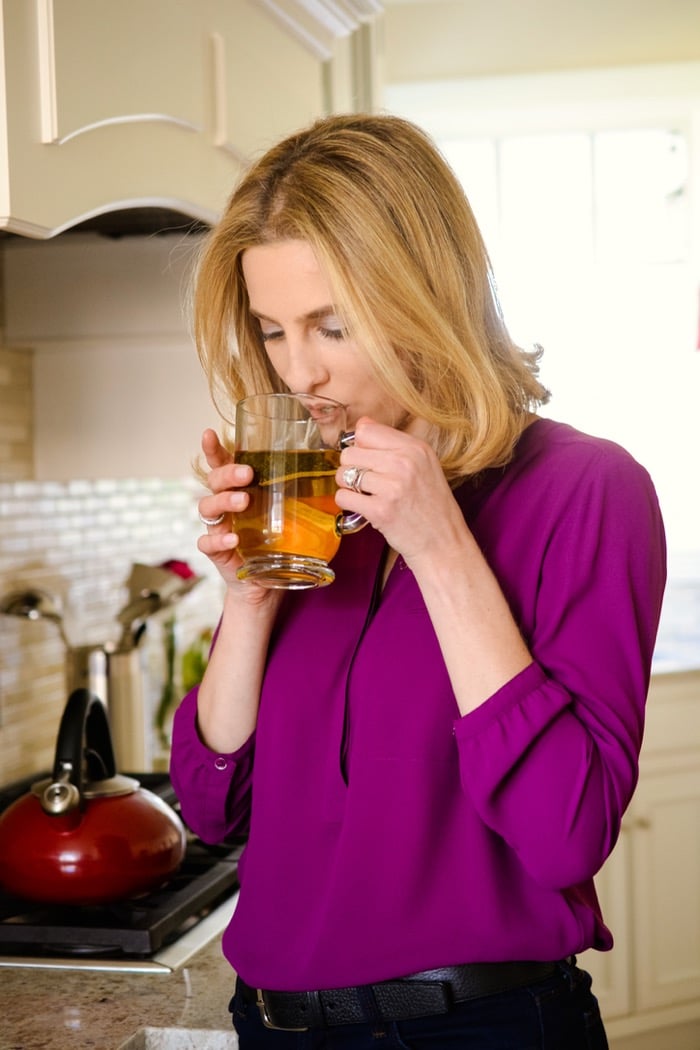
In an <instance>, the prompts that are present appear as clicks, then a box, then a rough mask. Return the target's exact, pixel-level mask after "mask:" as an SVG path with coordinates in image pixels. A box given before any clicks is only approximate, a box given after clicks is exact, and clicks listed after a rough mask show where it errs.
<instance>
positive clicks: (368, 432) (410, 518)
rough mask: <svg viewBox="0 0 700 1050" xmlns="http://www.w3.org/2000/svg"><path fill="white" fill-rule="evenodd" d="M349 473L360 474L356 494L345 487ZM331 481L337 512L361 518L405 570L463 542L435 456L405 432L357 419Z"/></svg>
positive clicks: (462, 531)
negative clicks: (351, 440) (335, 488)
mask: <svg viewBox="0 0 700 1050" xmlns="http://www.w3.org/2000/svg"><path fill="white" fill-rule="evenodd" d="M353 467H355V468H357V469H358V470H359V471H362V474H361V476H360V479H359V487H360V489H361V491H360V492H356V491H353V490H352V489H350V488H349V487H348V480H349V475H348V474H347V473H346V472H347V471H349V470H350V469H351V468H353ZM336 481H337V483H338V485H339V489H338V492H337V493H336V503H337V504H338V506H339V507H340V508H341V509H342V510H347V511H352V512H354V513H359V514H362V516H363V517H365V518H366V519H367V521H368V522H369V523H370V524H371V525H373V526H374V528H375V529H378V530H379V531H380V532H381V533H382V534H383V536H384V538H385V539H386V541H387V543H388V544H389V546H390V547H392V548H393V549H394V550H395V551H397V552H398V553H399V554H401V555H402V556H403V558H404V560H405V561H406V562H407V564H409V565H410V564H411V563H412V562H415V561H416V560H418V561H419V560H420V559H421V556H422V555H423V554H430V555H434V553H435V551H436V549H440V548H442V549H443V550H444V549H445V547H447V548H449V547H450V546H451V545H452V543H455V542H464V537H465V534H467V533H468V529H467V526H466V524H465V521H464V518H463V516H462V513H461V511H460V510H459V507H458V506H457V503H456V501H455V499H454V497H453V495H452V491H451V489H450V486H449V484H448V483H447V480H446V479H445V475H444V474H443V471H442V467H441V465H440V461H439V460H438V457H437V455H436V454H435V451H434V450H433V448H432V447H431V446H430V445H429V444H428V443H427V442H426V441H423V440H422V439H421V438H419V437H417V436H415V435H414V434H412V433H410V432H409V431H401V430H396V429H394V428H393V427H390V426H386V425H385V424H383V423H377V422H375V421H374V420H372V419H369V418H367V417H366V416H364V417H362V418H361V419H360V420H358V422H357V425H356V427H355V443H354V444H353V445H351V446H349V447H348V448H346V449H344V450H343V452H342V453H341V457H340V468H339V470H338V472H337V474H336ZM438 537H440V543H439V546H437V545H436V539H437V538H438Z"/></svg>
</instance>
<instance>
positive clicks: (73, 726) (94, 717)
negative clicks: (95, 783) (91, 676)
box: [53, 689, 117, 794]
mask: <svg viewBox="0 0 700 1050" xmlns="http://www.w3.org/2000/svg"><path fill="white" fill-rule="evenodd" d="M83 764H85V766H86V767H87V778H88V780H105V779H107V778H109V777H113V776H114V775H115V773H116V771H117V770H116V763H115V760H114V748H113V746H112V735H111V733H110V729H109V721H108V719H107V712H106V711H105V707H104V704H103V703H102V701H101V700H100V699H99V697H97V696H95V694H94V693H91V692H90V691H89V690H88V689H75V690H74V691H73V692H72V693H71V694H70V696H69V697H68V701H67V703H66V706H65V708H64V710H63V714H62V716H61V724H60V726H59V728H58V738H57V740H56V754H55V758H54V766H53V779H54V781H55V782H58V781H63V782H66V781H68V782H70V783H71V784H73V785H74V787H75V788H76V789H77V791H78V793H79V794H82V791H83Z"/></svg>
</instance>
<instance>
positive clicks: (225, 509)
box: [197, 429, 269, 601]
mask: <svg viewBox="0 0 700 1050" xmlns="http://www.w3.org/2000/svg"><path fill="white" fill-rule="evenodd" d="M202 452H203V453H204V458H205V459H206V461H207V465H208V467H209V474H208V476H207V484H208V486H209V488H210V490H211V495H207V496H203V497H202V498H201V499H200V501H199V504H198V508H197V509H198V511H199V515H200V518H210V519H215V518H218V517H220V516H221V515H222V514H223V519H222V521H221V522H220V523H219V524H217V525H207V527H206V528H207V531H206V533H204V535H203V536H200V537H199V539H198V540H197V548H198V549H199V550H200V551H201V552H202V554H206V556H207V558H209V560H210V561H211V562H212V564H213V565H215V566H216V568H217V570H218V571H219V573H220V575H221V577H222V579H223V580H224V582H225V584H226V586H227V587H228V588H229V589H232V590H235V591H240V593H241V595H243V594H246V596H247V597H248V598H249V600H257V601H262V600H263V599H264V598H265V597H267V596H269V591H266V590H265V589H264V588H262V587H258V586H257V585H256V584H251V583H247V582H246V583H243V582H241V581H240V580H239V579H238V577H237V576H236V573H237V571H238V569H239V568H240V566H241V565H242V563H243V559H242V558H241V556H240V554H239V553H238V549H237V548H238V535H237V534H236V533H235V532H234V531H233V530H232V528H231V515H232V514H239V513H240V512H241V511H242V510H245V508H246V507H247V506H248V501H249V496H248V493H247V492H243V491H241V490H242V488H243V487H244V486H246V485H249V484H250V483H251V481H252V479H253V471H252V468H251V467H249V466H246V465H245V464H243V463H235V462H234V459H233V456H232V455H231V453H230V452H229V450H228V449H227V448H226V447H225V446H224V445H223V444H222V443H221V441H220V440H219V436H218V434H217V433H216V431H215V430H211V429H207V430H205V431H204V433H203V434H202Z"/></svg>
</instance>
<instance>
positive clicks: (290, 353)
mask: <svg viewBox="0 0 700 1050" xmlns="http://www.w3.org/2000/svg"><path fill="white" fill-rule="evenodd" d="M280 376H281V378H282V379H283V380H284V382H285V383H286V384H287V386H288V387H289V389H290V390H295V391H296V392H297V393H300V394H301V393H309V394H310V393H313V392H314V391H316V390H317V389H318V388H319V386H321V385H322V384H323V383H325V382H326V381H327V379H328V371H327V369H326V368H325V366H324V364H323V361H322V360H321V358H320V355H319V354H318V352H317V351H316V349H315V348H314V346H313V342H312V340H310V339H307V338H304V337H303V336H299V337H296V338H295V337H293V336H292V337H290V336H287V360H286V362H285V369H284V374H282V373H280Z"/></svg>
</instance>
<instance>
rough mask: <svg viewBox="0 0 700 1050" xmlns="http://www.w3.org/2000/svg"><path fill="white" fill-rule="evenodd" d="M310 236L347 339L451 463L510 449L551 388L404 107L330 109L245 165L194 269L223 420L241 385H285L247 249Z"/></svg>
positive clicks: (451, 188) (454, 471) (464, 467)
mask: <svg viewBox="0 0 700 1050" xmlns="http://www.w3.org/2000/svg"><path fill="white" fill-rule="evenodd" d="M288 238H291V239H300V240H304V241H307V242H308V243H309V244H310V245H311V246H312V248H313V249H314V251H315V252H316V255H317V257H318V259H319V262H320V265H321V266H322V268H323V269H324V271H325V273H326V275H327V277H328V279H329V282H330V285H331V288H332V290H333V293H334V296H335V306H336V309H337V310H338V313H339V315H340V316H341V318H342V319H343V323H344V324H345V325H346V326H347V329H348V331H349V333H350V337H351V338H352V339H353V341H354V342H355V343H356V344H357V345H358V347H359V348H360V349H361V350H362V352H363V353H364V354H366V356H367V358H368V360H369V361H370V363H371V365H372V368H373V370H374V372H375V374H376V377H377V379H378V381H379V382H380V383H381V384H382V385H383V386H384V388H385V389H386V390H387V392H388V393H389V392H390V394H391V397H392V399H394V400H396V401H398V402H399V403H400V404H401V406H402V407H403V408H404V409H405V410H406V412H408V413H409V414H410V415H412V416H418V417H420V418H422V419H425V420H426V421H427V422H428V423H429V425H430V427H431V435H432V442H433V444H434V447H435V449H436V451H437V453H438V455H439V457H440V460H441V463H442V466H443V469H444V471H445V474H446V476H447V477H448V478H449V479H450V480H456V479H458V478H461V477H464V476H466V475H471V474H475V473H477V472H479V471H480V470H483V469H484V468H487V467H494V466H501V465H503V464H505V463H507V462H508V460H509V459H510V457H511V455H512V451H513V447H514V445H515V442H516V441H517V439H518V437H519V435H520V433H521V432H522V430H523V428H524V426H525V425H526V423H527V421H528V413H529V412H530V411H531V410H532V409H533V408H534V407H536V406H537V405H538V404H542V403H544V402H545V401H546V400H547V397H548V394H547V391H546V390H545V389H544V387H543V386H542V385H541V383H540V382H539V380H538V378H537V375H538V366H537V361H538V357H539V353H540V351H539V349H537V350H536V351H535V352H531V353H528V352H525V351H524V350H522V349H520V348H519V347H517V346H516V345H515V344H514V343H513V341H512V339H511V337H510V336H509V334H508V331H507V329H506V326H505V323H504V320H503V317H502V314H501V311H500V308H499V305H498V300H497V296H496V291H495V286H494V281H493V277H492V272H491V266H490V262H489V257H488V253H487V251H486V247H485V245H484V242H483V240H482V237H481V234H480V232H479V228H478V226H477V223H476V220H475V218H474V215H473V213H472V210H471V208H470V206H469V203H468V201H467V199H466V197H465V194H464V191H463V190H462V187H461V186H460V184H459V182H458V180H457V178H456V177H455V175H454V174H453V172H452V171H451V169H450V168H449V166H448V165H447V164H446V162H445V160H444V159H443V157H442V156H441V154H440V153H439V152H438V150H437V149H436V147H435V145H434V144H433V143H432V141H431V140H430V138H429V137H428V136H427V135H426V134H425V133H424V132H423V131H422V130H421V129H420V128H418V127H416V126H415V125H413V124H411V123H409V122H408V121H406V120H403V119H401V118H399V117H394V116H387V115H379V116H375V115H368V114H352V115H341V116H330V117H326V118H323V119H320V120H318V121H316V122H315V123H313V124H312V125H311V126H310V127H309V128H307V129H305V130H302V131H299V132H297V133H295V134H293V135H291V136H289V137H288V138H286V139H284V140H283V141H282V142H280V143H278V144H277V145H276V146H273V147H272V148H271V149H270V150H269V151H268V152H267V153H265V155H264V156H262V157H261V158H260V159H259V160H258V161H257V162H256V163H254V164H253V165H252V166H251V168H250V169H249V170H248V171H247V172H246V173H245V174H244V176H243V177H242V179H241V181H240V183H239V185H238V186H237V187H236V188H235V190H234V192H233V194H232V196H231V198H230V200H229V202H228V205H227V207H226V210H225V212H224V215H223V217H222V219H221V221H220V222H219V223H218V225H217V226H216V227H215V229H214V230H213V232H212V233H211V235H210V236H209V238H208V240H207V242H206V244H205V246H204V250H203V254H202V256H201V259H200V262H199V266H198V272H197V276H196V289H195V298H194V333H195V339H196V343H197V349H198V353H199V356H200V360H201V362H202V365H203V367H204V369H205V371H206V373H207V375H208V378H209V384H210V390H211V393H212V397H213V400H214V403H215V405H216V407H217V409H218V411H219V413H220V415H221V416H222V418H223V419H224V420H226V419H230V414H231V406H232V404H233V403H234V402H235V401H236V400H238V399H239V398H240V397H243V396H246V395H247V394H251V393H256V392H264V391H268V390H284V389H285V387H284V385H283V384H282V383H281V380H280V379H279V378H278V377H277V376H276V374H275V373H274V371H273V369H272V368H271V366H270V364H269V362H268V359H267V355H266V353H265V348H264V346H263V343H262V340H261V337H260V331H259V326H258V324H257V322H256V320H255V319H254V318H253V317H252V316H251V314H250V311H249V304H248V295H247V291H246V286H245V282H244V280H243V274H242V269H241V256H242V254H243V252H244V251H245V250H246V249H247V248H250V247H252V246H254V245H260V244H268V243H271V242H275V241H279V240H284V239H288Z"/></svg>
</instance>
